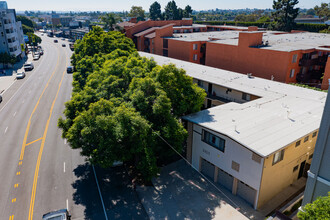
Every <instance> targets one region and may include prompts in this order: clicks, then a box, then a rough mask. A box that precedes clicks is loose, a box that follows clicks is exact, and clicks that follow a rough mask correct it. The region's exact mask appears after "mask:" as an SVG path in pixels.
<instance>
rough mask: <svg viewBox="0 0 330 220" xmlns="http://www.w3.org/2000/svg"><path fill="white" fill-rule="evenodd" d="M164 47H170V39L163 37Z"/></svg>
mask: <svg viewBox="0 0 330 220" xmlns="http://www.w3.org/2000/svg"><path fill="white" fill-rule="evenodd" d="M163 48H168V40H167V39H163Z"/></svg>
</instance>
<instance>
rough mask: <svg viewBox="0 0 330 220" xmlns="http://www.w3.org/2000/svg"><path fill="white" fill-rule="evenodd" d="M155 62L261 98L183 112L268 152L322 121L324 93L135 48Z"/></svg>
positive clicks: (209, 127) (229, 135) (288, 142)
mask: <svg viewBox="0 0 330 220" xmlns="http://www.w3.org/2000/svg"><path fill="white" fill-rule="evenodd" d="M139 54H140V55H141V56H145V57H147V58H151V57H153V59H154V60H155V61H156V62H157V63H158V64H159V65H164V64H170V63H173V64H175V65H176V66H177V67H178V68H182V69H184V70H185V71H186V73H187V75H189V76H191V77H193V78H194V79H199V80H202V81H206V82H211V83H212V84H215V85H219V86H223V87H226V88H231V89H234V90H238V91H242V92H245V93H248V94H253V95H256V96H259V97H261V98H259V99H256V100H253V101H249V102H246V103H243V104H239V103H234V102H231V103H227V104H223V105H220V106H216V107H213V108H209V109H206V110H203V111H200V112H197V113H195V114H191V115H188V116H185V117H184V118H185V119H186V120H189V121H191V122H193V123H196V124H198V125H200V126H203V127H205V128H208V129H211V130H213V131H215V132H218V133H221V134H223V135H226V136H228V137H230V138H231V139H233V140H235V141H236V142H238V143H240V144H241V145H243V146H245V147H246V148H248V149H250V150H251V151H253V152H255V153H256V154H258V155H260V156H262V157H267V156H269V155H271V154H273V153H274V152H277V151H278V150H280V149H282V148H284V147H286V146H287V145H289V144H291V143H293V142H296V141H297V140H299V139H301V138H302V137H304V136H305V135H307V134H309V133H312V132H314V131H315V130H317V129H318V128H319V126H320V121H321V118H322V113H323V109H324V105H325V101H326V97H327V93H325V92H319V91H315V90H311V89H305V88H302V87H297V86H293V85H289V84H284V83H279V82H275V81H271V80H266V79H262V78H258V77H253V78H248V77H247V75H245V74H240V73H235V72H231V71H227V70H222V69H217V68H213V67H208V66H204V65H199V64H194V63H190V62H186V61H181V60H177V59H172V58H168V57H163V56H158V55H154V54H150V53H145V52H139Z"/></svg>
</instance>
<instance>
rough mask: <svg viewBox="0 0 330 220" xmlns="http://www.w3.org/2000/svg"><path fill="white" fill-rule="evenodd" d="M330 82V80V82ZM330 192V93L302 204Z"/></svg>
mask: <svg viewBox="0 0 330 220" xmlns="http://www.w3.org/2000/svg"><path fill="white" fill-rule="evenodd" d="M329 83H330V82H329ZM328 192H330V95H329V94H328V98H327V102H326V105H325V108H324V112H323V117H322V121H321V126H320V132H319V135H318V138H317V141H316V146H315V150H314V156H313V161H312V165H311V168H310V170H309V171H308V179H307V184H306V188H305V194H304V199H303V203H302V205H306V204H307V203H312V202H313V201H314V200H315V199H317V197H319V196H327V195H328Z"/></svg>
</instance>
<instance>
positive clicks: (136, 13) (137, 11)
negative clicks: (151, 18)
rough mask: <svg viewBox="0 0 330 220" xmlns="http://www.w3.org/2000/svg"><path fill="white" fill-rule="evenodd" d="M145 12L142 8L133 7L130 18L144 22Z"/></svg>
mask: <svg viewBox="0 0 330 220" xmlns="http://www.w3.org/2000/svg"><path fill="white" fill-rule="evenodd" d="M144 13H145V11H144V10H143V8H142V7H141V6H132V8H131V10H130V11H129V14H128V16H129V17H136V18H137V20H138V21H143V20H144V17H145V14H144Z"/></svg>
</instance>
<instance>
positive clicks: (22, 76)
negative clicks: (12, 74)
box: [16, 72, 25, 79]
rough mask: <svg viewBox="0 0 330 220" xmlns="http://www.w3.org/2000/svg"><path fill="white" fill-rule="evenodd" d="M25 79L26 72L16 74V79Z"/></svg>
mask: <svg viewBox="0 0 330 220" xmlns="http://www.w3.org/2000/svg"><path fill="white" fill-rule="evenodd" d="M24 77H25V73H24V72H18V73H16V79H23V78H24Z"/></svg>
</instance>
